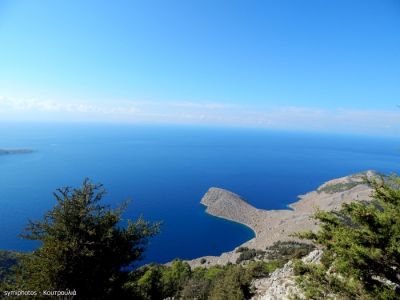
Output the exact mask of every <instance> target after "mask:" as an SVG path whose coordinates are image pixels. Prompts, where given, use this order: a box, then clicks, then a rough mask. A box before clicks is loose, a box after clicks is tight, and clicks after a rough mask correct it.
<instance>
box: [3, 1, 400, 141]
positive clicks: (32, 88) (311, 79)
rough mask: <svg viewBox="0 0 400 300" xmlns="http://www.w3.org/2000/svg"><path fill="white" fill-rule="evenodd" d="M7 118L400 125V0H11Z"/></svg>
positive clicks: (6, 8)
mask: <svg viewBox="0 0 400 300" xmlns="http://www.w3.org/2000/svg"><path fill="white" fill-rule="evenodd" d="M0 44H1V47H0V118H1V120H14V121H73V122H79V121H96V122H132V123H175V124H207V125H214V124H217V125H226V126H250V127H266V128H279V129H289V130H290V129H296V130H311V131H313V130H314V131H330V132H331V131H332V132H356V133H368V134H381V133H382V134H391V135H393V134H396V133H398V132H400V108H398V106H397V105H399V104H400V51H399V49H400V2H399V1H398V0H375V1H373V0H360V1H358V0H351V1H348V0H346V1H341V0H337V1H323V0H318V1H317V0H307V1H300V0H292V1H286V0H279V1H278V0H276V1H268V0H264V1H234V0H230V1H218V0H213V1H206V0H202V1H194V0H193V1H72V0H68V1H53V0H49V1H45V0H31V1H18V0H13V1H4V0H0Z"/></svg>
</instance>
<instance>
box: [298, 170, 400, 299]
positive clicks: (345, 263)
mask: <svg viewBox="0 0 400 300" xmlns="http://www.w3.org/2000/svg"><path fill="white" fill-rule="evenodd" d="M370 184H371V186H372V187H373V189H374V193H373V201H372V202H370V203H369V202H353V203H350V204H346V205H343V208H342V210H341V211H340V212H322V211H320V212H318V213H317V214H316V216H315V217H316V219H318V220H319V221H320V223H321V230H320V231H319V232H318V233H312V232H308V233H304V234H301V235H300V236H301V237H303V238H307V239H310V240H312V241H313V242H315V243H316V244H319V245H321V246H322V247H323V249H324V254H323V256H322V260H321V264H304V263H301V262H298V263H297V264H296V267H295V272H296V274H298V275H301V276H299V277H298V282H299V285H300V287H301V288H302V289H303V291H304V293H305V296H306V298H307V299H382V300H383V299H385V300H386V299H400V179H399V177H396V176H393V177H391V178H389V179H385V180H383V179H381V180H379V181H372V182H370Z"/></svg>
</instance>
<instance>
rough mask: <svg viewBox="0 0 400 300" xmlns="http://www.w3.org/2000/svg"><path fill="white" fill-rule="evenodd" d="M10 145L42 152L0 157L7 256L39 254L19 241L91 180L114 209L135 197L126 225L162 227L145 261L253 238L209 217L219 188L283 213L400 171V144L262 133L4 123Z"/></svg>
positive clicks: (207, 251) (0, 132) (2, 244)
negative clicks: (56, 195)
mask: <svg viewBox="0 0 400 300" xmlns="http://www.w3.org/2000/svg"><path fill="white" fill-rule="evenodd" d="M8 147H9V148H19V147H21V148H32V149H34V150H35V152H34V153H32V154H26V155H13V156H11V155H10V156H0V204H1V210H0V228H1V231H0V248H2V249H14V250H31V249H33V248H34V247H35V246H36V245H37V244H35V243H34V242H31V241H26V240H23V239H20V238H18V236H17V235H18V234H19V233H20V232H21V230H22V229H23V227H24V226H25V225H26V224H27V220H28V219H38V218H40V217H41V216H42V215H43V214H44V213H45V212H46V210H48V209H50V208H51V207H52V206H53V205H54V204H55V201H54V199H53V197H52V192H53V191H54V190H55V189H56V188H58V187H61V186H65V185H69V186H77V185H79V184H80V183H81V182H82V180H83V179H84V178H85V177H89V178H91V179H92V180H94V181H95V182H101V183H103V184H104V185H105V187H106V189H107V190H108V194H107V197H106V199H105V200H106V202H108V203H110V204H112V205H113V206H115V205H117V204H118V203H120V202H121V201H123V200H125V199H128V198H129V199H132V203H131V205H130V206H129V208H128V210H127V211H126V213H125V215H124V216H125V217H126V218H136V217H138V216H139V215H140V214H143V215H144V217H145V218H147V219H151V220H163V222H164V224H163V226H162V231H161V233H160V234H159V236H157V237H156V238H154V239H153V240H152V241H151V244H150V245H149V249H148V251H147V252H146V253H147V256H146V260H145V262H149V261H157V262H165V261H168V260H171V259H173V258H175V257H181V258H194V257H198V256H203V255H217V254H220V253H221V252H223V251H227V250H230V249H232V248H233V247H235V246H237V245H238V244H240V243H242V242H244V241H246V240H248V239H249V238H251V237H252V236H253V232H252V231H251V230H250V229H248V228H246V227H244V226H242V225H240V224H236V223H233V222H228V221H224V220H222V219H218V218H214V217H212V216H209V215H207V214H206V213H205V212H204V207H203V206H201V205H200V204H199V202H200V199H201V197H202V196H203V194H204V193H205V192H206V191H207V189H208V188H209V187H211V186H217V187H222V188H226V189H229V190H231V191H233V192H235V193H238V194H239V195H241V196H243V197H244V198H245V199H247V200H248V201H249V202H250V203H251V204H253V205H255V206H257V207H260V208H265V209H279V208H285V207H286V206H287V204H289V203H291V202H294V201H296V199H297V195H299V194H304V193H306V192H308V191H310V190H313V189H315V188H316V187H317V186H318V185H320V184H322V183H323V182H324V181H326V180H329V179H332V178H335V177H339V176H344V175H347V174H350V173H354V172H360V171H364V170H367V169H375V170H377V171H380V172H384V173H391V172H399V171H400V150H399V149H400V139H395V138H379V137H360V136H338V135H321V134H306V133H288V132H274V131H267V130H255V129H221V128H196V127H186V128H183V127H182V128H179V127H173V126H169V127H162V126H158V127H157V126H133V125H124V126H122V125H63V124H57V125H54V124H53V125H49V124H15V123H14V124H12V123H10V124H6V123H1V124H0V148H8Z"/></svg>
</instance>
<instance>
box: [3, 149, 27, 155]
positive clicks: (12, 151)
mask: <svg viewBox="0 0 400 300" xmlns="http://www.w3.org/2000/svg"><path fill="white" fill-rule="evenodd" d="M32 152H33V150H31V149H0V155H10V154H28V153H32Z"/></svg>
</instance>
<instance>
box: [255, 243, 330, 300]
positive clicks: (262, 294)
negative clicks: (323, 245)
mask: <svg viewBox="0 0 400 300" xmlns="http://www.w3.org/2000/svg"><path fill="white" fill-rule="evenodd" d="M321 256H322V251H321V250H314V251H312V252H310V253H309V254H308V255H307V256H305V257H303V258H302V261H303V262H305V263H318V262H319V261H320V259H321ZM253 287H254V288H255V290H256V294H255V295H254V297H253V298H252V300H289V299H290V296H291V295H296V296H298V297H300V298H302V294H301V291H300V289H299V288H298V287H297V286H296V279H295V275H294V271H293V261H289V262H288V263H286V264H285V265H284V266H283V268H280V269H277V270H275V271H274V272H273V273H272V274H271V275H270V276H269V277H267V278H261V279H257V280H255V281H254V282H253Z"/></svg>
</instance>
